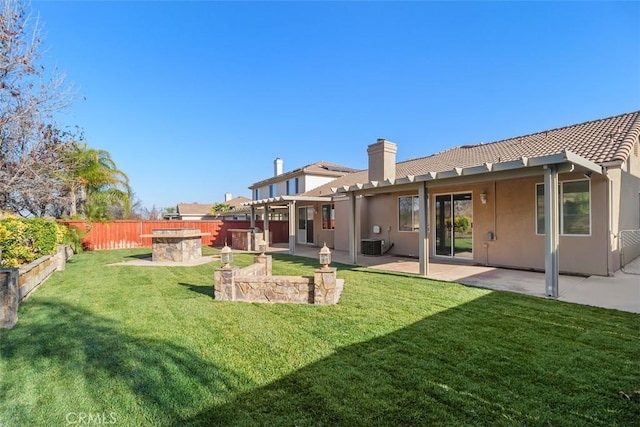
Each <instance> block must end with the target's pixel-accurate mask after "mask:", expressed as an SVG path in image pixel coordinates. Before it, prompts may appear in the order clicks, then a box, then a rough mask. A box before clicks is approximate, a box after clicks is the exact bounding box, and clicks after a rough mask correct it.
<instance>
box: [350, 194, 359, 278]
mask: <svg viewBox="0 0 640 427" xmlns="http://www.w3.org/2000/svg"><path fill="white" fill-rule="evenodd" d="M356 226H357V221H356V194H355V193H353V192H351V193H349V259H350V260H351V263H352V264H354V265H356V264H357V263H358V240H357V239H358V233H356Z"/></svg>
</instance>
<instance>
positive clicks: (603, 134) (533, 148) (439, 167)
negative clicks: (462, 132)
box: [304, 111, 640, 196]
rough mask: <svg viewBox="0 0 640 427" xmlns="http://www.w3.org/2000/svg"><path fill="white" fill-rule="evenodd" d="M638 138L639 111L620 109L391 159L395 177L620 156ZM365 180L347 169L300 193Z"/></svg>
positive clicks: (325, 191)
mask: <svg viewBox="0 0 640 427" xmlns="http://www.w3.org/2000/svg"><path fill="white" fill-rule="evenodd" d="M639 137H640V111H635V112H632V113H627V114H621V115H618V116H614V117H608V118H604V119H599V120H592V121H589V122H585V123H580V124H575V125H571V126H565V127H561V128H557V129H552V130H547V131H542V132H537V133H532V134H529V135H524V136H518V137H515V138H509V139H504V140H501V141H496V142H491V143H486V144H476V145H462V146H458V147H454V148H451V149H448V150H445V151H441V152H439V153H436V154H432V155H430V156H427V157H421V158H417V159H411V160H406V161H403V162H399V163H397V164H396V179H397V178H403V177H406V176H409V175H424V174H427V173H429V172H444V171H448V170H452V169H453V168H456V167H457V168H466V167H473V166H481V165H483V164H484V163H499V162H507V161H511V160H517V159H520V158H521V157H538V156H546V155H552V154H558V153H560V152H562V151H564V150H568V151H571V152H573V153H574V154H577V155H578V156H580V157H583V158H585V159H587V160H590V161H592V162H594V163H607V162H614V161H624V160H626V159H627V158H628V157H629V154H630V153H631V150H632V149H633V146H634V144H635V143H637V141H638V139H639ZM368 181H369V177H368V173H367V171H366V170H362V171H358V172H355V173H350V174H348V175H345V176H343V177H341V178H338V179H336V180H334V181H332V182H330V183H328V184H325V185H322V186H320V187H317V188H314V189H313V190H310V191H308V192H306V193H304V195H305V196H326V195H329V194H332V192H331V187H334V188H335V187H342V186H344V185H347V186H351V185H354V184H357V183H366V182H368Z"/></svg>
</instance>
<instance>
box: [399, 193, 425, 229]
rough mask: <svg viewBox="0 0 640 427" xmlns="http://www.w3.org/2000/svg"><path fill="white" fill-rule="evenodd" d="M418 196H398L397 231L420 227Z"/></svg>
mask: <svg viewBox="0 0 640 427" xmlns="http://www.w3.org/2000/svg"><path fill="white" fill-rule="evenodd" d="M419 212H420V201H419V199H418V196H407V197H399V198H398V231H418V229H419V228H420V223H419V221H420V219H419V216H418V213H419Z"/></svg>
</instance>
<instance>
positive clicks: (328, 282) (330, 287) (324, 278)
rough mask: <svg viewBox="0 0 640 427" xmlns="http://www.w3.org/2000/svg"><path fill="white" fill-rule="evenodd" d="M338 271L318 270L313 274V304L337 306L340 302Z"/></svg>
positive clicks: (330, 269)
mask: <svg viewBox="0 0 640 427" xmlns="http://www.w3.org/2000/svg"><path fill="white" fill-rule="evenodd" d="M337 272H338V269H336V268H333V267H329V268H317V269H316V270H315V271H314V273H313V303H314V304H335V303H336V302H338V294H337V292H336V282H337Z"/></svg>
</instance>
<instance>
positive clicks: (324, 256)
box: [318, 242, 331, 270]
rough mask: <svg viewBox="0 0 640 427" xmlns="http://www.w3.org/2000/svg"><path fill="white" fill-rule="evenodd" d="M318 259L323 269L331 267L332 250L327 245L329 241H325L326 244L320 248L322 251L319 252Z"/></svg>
mask: <svg viewBox="0 0 640 427" xmlns="http://www.w3.org/2000/svg"><path fill="white" fill-rule="evenodd" d="M318 260H319V261H320V265H321V266H322V269H323V270H326V269H328V268H329V264H331V251H330V250H329V248H328V247H327V243H326V242H325V244H324V246H322V248H321V249H320V253H319V254H318Z"/></svg>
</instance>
